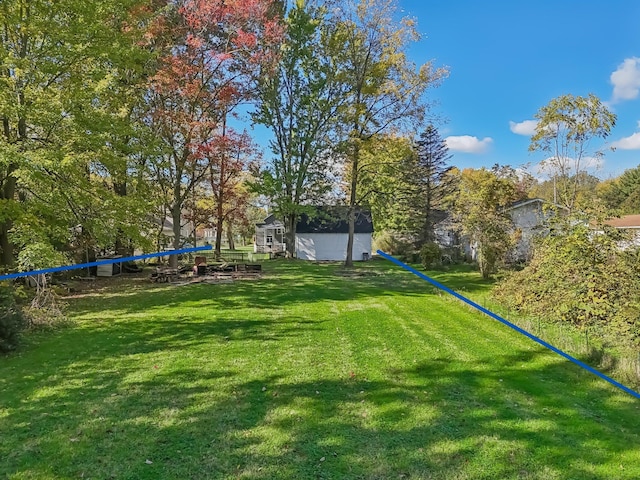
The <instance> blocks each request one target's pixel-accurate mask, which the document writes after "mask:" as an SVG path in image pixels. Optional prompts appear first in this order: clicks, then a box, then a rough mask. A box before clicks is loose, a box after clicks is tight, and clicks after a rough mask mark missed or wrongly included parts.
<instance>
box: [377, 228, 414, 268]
mask: <svg viewBox="0 0 640 480" xmlns="http://www.w3.org/2000/svg"><path fill="white" fill-rule="evenodd" d="M373 243H374V250H382V251H383V252H385V253H388V254H389V255H393V256H396V257H398V258H399V259H400V260H402V261H405V262H416V261H419V256H418V255H417V254H416V251H415V249H414V248H413V245H412V243H411V241H409V240H408V239H406V238H404V237H403V236H402V235H401V234H399V233H396V232H391V231H388V230H385V231H383V232H381V233H380V234H378V235H377V236H376V238H375V239H374V241H373Z"/></svg>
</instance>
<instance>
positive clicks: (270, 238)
mask: <svg viewBox="0 0 640 480" xmlns="http://www.w3.org/2000/svg"><path fill="white" fill-rule="evenodd" d="M269 243H273V235H267V244H269Z"/></svg>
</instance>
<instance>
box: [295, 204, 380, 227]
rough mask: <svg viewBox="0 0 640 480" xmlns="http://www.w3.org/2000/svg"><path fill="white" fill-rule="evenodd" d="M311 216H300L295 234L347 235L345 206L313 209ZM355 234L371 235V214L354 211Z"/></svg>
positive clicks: (359, 210)
mask: <svg viewBox="0 0 640 480" xmlns="http://www.w3.org/2000/svg"><path fill="white" fill-rule="evenodd" d="M315 210H316V211H315V213H314V214H313V215H308V214H302V215H301V216H300V220H298V223H297V225H296V232H297V233H349V222H348V221H347V215H348V212H349V208H348V207H346V206H323V207H315ZM355 233H373V219H372V217H371V212H370V211H369V210H364V209H359V208H358V209H356V221H355Z"/></svg>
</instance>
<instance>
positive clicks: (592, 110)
mask: <svg viewBox="0 0 640 480" xmlns="http://www.w3.org/2000/svg"><path fill="white" fill-rule="evenodd" d="M535 118H536V119H537V120H538V124H537V125H536V130H535V133H534V135H533V136H532V137H531V144H530V145H529V150H530V151H537V150H540V151H543V152H546V153H548V154H550V155H551V156H550V157H548V158H547V159H546V160H544V161H543V162H542V163H543V166H544V167H546V168H547V169H548V170H549V172H550V174H551V176H552V178H553V182H554V203H560V204H562V205H563V206H564V207H566V208H567V209H568V211H569V212H571V211H572V210H573V209H574V207H575V203H576V198H577V196H578V190H579V186H580V179H581V177H580V174H581V173H582V172H583V171H584V170H585V168H586V163H587V161H588V160H591V159H596V160H597V159H599V158H600V157H602V156H603V152H602V151H601V150H595V151H591V150H590V142H591V141H592V140H594V139H599V138H600V139H605V138H607V136H608V135H609V133H610V132H611V129H612V128H613V127H614V126H615V123H616V116H615V114H613V113H611V111H609V109H608V108H607V107H606V106H604V105H603V104H602V103H601V102H600V100H599V99H598V97H596V96H595V95H593V94H589V96H588V97H580V96H578V97H574V96H573V95H563V96H560V97H558V98H554V99H553V100H551V101H550V102H549V104H547V105H545V106H544V107H542V108H541V109H540V110H539V111H538V112H537V113H536V115H535Z"/></svg>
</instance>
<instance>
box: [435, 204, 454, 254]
mask: <svg viewBox="0 0 640 480" xmlns="http://www.w3.org/2000/svg"><path fill="white" fill-rule="evenodd" d="M431 222H432V224H433V235H434V236H435V239H434V240H435V243H437V244H438V245H439V246H440V247H441V248H450V247H458V246H460V236H459V235H458V227H457V226H456V224H455V221H454V220H453V217H452V215H451V214H450V213H449V212H447V211H445V210H432V211H431Z"/></svg>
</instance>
